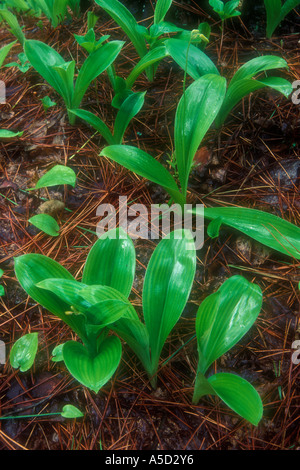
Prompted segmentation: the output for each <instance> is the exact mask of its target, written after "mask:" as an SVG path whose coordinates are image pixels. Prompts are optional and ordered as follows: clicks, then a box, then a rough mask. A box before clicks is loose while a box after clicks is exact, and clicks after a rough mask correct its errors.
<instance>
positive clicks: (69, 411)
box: [61, 405, 84, 418]
mask: <svg viewBox="0 0 300 470" xmlns="http://www.w3.org/2000/svg"><path fill="white" fill-rule="evenodd" d="M61 416H62V417H63V418H82V417H83V416H84V414H83V413H82V412H81V411H80V410H79V409H78V408H76V406H74V405H65V406H64V407H63V409H62V412H61Z"/></svg>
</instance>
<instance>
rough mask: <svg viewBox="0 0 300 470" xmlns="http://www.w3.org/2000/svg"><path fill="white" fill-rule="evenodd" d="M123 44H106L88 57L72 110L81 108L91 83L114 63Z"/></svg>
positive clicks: (78, 79) (75, 93) (78, 83)
mask: <svg viewBox="0 0 300 470" xmlns="http://www.w3.org/2000/svg"><path fill="white" fill-rule="evenodd" d="M123 44H124V42H122V41H111V42H109V43H107V44H104V46H102V47H100V48H99V49H97V50H96V51H95V52H93V53H92V54H90V55H89V56H88V57H87V59H86V60H85V61H84V63H83V65H82V67H81V69H80V71H79V74H78V76H77V80H76V84H75V91H74V100H73V102H72V106H70V108H72V109H76V108H78V107H79V105H80V103H81V100H82V98H83V96H84V94H85V92H86V90H87V88H88V86H89V85H90V83H91V82H92V81H93V80H94V79H95V78H97V77H98V75H100V74H101V73H102V72H104V70H106V69H107V67H109V66H110V65H111V64H112V63H113V62H114V60H115V59H116V57H117V56H118V54H119V53H120V51H121V49H122V47H123Z"/></svg>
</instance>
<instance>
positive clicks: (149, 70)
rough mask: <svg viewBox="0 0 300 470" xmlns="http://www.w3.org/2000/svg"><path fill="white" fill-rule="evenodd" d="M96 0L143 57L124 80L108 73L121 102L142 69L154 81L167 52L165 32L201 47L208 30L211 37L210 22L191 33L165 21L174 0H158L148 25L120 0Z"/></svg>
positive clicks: (118, 100)
mask: <svg viewBox="0 0 300 470" xmlns="http://www.w3.org/2000/svg"><path fill="white" fill-rule="evenodd" d="M96 3H97V4H98V5H100V7H101V8H103V9H104V10H105V11H106V13H108V14H109V15H110V16H111V17H112V18H113V19H114V20H115V22H116V23H117V24H118V25H119V26H120V27H121V29H122V30H123V31H124V33H125V34H126V35H127V36H128V37H129V39H130V40H131V42H132V44H133V46H134V47H135V49H136V52H137V54H138V56H139V57H140V61H139V62H138V64H137V65H136V66H135V67H134V69H133V71H132V72H131V74H130V78H129V79H128V80H126V81H124V80H123V79H122V78H121V77H117V76H116V75H115V74H112V75H110V76H109V77H110V80H111V83H112V85H113V88H114V91H115V94H116V97H117V99H116V101H117V102H120V103H122V101H123V100H124V98H125V97H126V96H127V95H128V92H129V90H130V89H131V87H132V85H133V83H134V82H135V80H136V79H137V77H138V76H139V75H140V74H141V73H142V72H144V71H145V73H146V76H147V78H148V80H149V81H153V79H154V76H155V73H156V70H157V67H158V65H159V62H160V61H161V60H162V59H164V58H165V57H166V56H167V55H168V54H167V51H166V48H165V47H164V40H165V37H164V36H165V35H166V34H169V33H176V37H178V39H182V40H185V41H188V42H189V41H192V42H195V43H197V44H198V45H199V47H203V44H205V43H206V42H208V38H207V37H206V36H205V34H207V35H208V37H209V34H210V28H209V26H208V25H207V23H203V24H200V25H199V30H196V31H197V33H198V34H192V32H191V31H186V30H184V29H183V28H180V27H178V26H175V25H174V24H172V23H169V22H167V21H165V16H166V14H167V12H168V11H169V9H170V7H171V5H172V0H157V1H156V4H155V10H154V18H153V24H152V26H150V27H149V28H146V27H145V26H142V25H140V24H138V22H137V21H136V20H135V18H134V16H133V15H132V14H131V12H130V11H129V10H128V9H127V8H126V7H125V6H124V5H123V4H122V3H121V2H119V1H118V0H96ZM117 106H118V105H116V107H117Z"/></svg>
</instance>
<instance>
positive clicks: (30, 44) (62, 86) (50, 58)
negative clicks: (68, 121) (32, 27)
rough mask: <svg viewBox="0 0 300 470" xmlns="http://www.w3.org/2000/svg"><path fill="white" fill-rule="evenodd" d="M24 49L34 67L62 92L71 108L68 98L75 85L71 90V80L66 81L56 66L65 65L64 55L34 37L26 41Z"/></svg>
mask: <svg viewBox="0 0 300 470" xmlns="http://www.w3.org/2000/svg"><path fill="white" fill-rule="evenodd" d="M24 51H25V54H26V56H27V59H28V60H29V62H30V63H31V65H32V67H33V68H34V69H35V70H36V71H37V72H38V73H39V74H40V75H41V76H42V77H43V78H44V79H45V80H46V82H48V83H49V85H50V86H52V88H54V90H56V91H57V93H59V94H60V96H61V97H62V98H63V100H64V101H65V103H66V104H67V105H68V107H70V108H71V107H72V106H71V103H70V102H69V101H68V100H69V97H70V96H71V94H72V93H73V86H72V90H70V89H69V88H68V85H69V82H68V83H66V82H65V80H64V78H63V77H62V75H61V74H60V73H59V72H58V69H57V68H55V67H58V66H60V65H62V66H64V65H65V61H64V59H63V58H62V56H61V55H60V54H59V53H58V52H56V51H55V49H53V48H52V47H50V46H48V45H47V44H44V43H43V42H41V41H36V40H34V39H30V40H27V41H25V45H24Z"/></svg>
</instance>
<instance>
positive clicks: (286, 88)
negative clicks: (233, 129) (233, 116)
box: [216, 77, 293, 127]
mask: <svg viewBox="0 0 300 470" xmlns="http://www.w3.org/2000/svg"><path fill="white" fill-rule="evenodd" d="M265 87H270V88H273V90H276V91H278V92H279V93H282V94H283V95H284V96H285V97H286V98H288V97H289V95H290V94H291V93H292V91H293V86H292V84H291V83H290V82H288V81H287V80H285V78H281V77H267V78H263V79H260V80H253V79H247V78H245V79H242V80H239V81H237V82H234V84H233V85H231V86H230V87H229V88H228V90H227V93H226V96H225V99H224V101H223V104H222V107H221V109H220V111H219V114H218V116H217V119H216V127H220V126H221V125H222V124H223V122H224V121H225V119H226V118H227V116H228V114H229V113H230V111H231V110H232V109H233V108H234V106H236V105H237V104H238V103H239V102H240V101H241V100H242V99H243V98H244V97H245V96H247V95H249V94H250V93H252V92H253V91H257V90H260V89H262V88H265Z"/></svg>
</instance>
